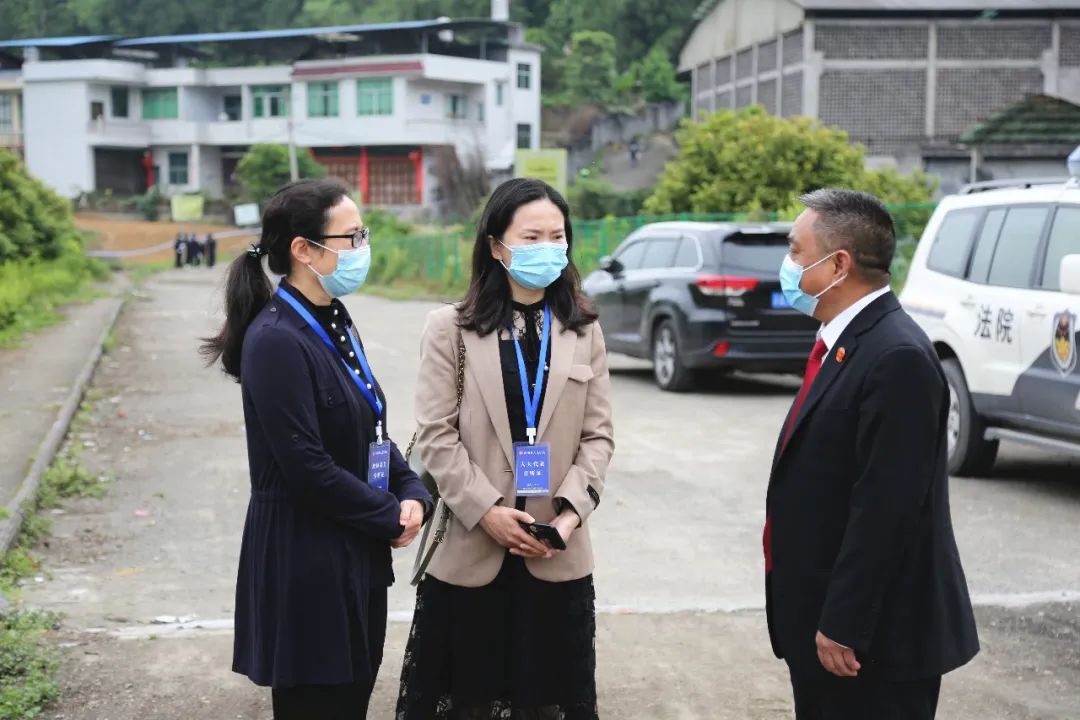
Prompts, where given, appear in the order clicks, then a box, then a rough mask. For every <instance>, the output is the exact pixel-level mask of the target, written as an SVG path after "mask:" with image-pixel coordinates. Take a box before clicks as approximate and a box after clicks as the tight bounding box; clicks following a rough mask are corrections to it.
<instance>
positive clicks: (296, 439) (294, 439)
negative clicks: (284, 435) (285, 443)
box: [291, 433, 300, 442]
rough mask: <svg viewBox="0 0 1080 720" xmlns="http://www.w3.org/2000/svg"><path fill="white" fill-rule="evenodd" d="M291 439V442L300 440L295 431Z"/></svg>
mask: <svg viewBox="0 0 1080 720" xmlns="http://www.w3.org/2000/svg"><path fill="white" fill-rule="evenodd" d="M291 439H292V441H293V442H300V436H299V435H297V434H295V433H294V434H293V436H292V438H291Z"/></svg>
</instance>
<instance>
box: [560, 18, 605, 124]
mask: <svg viewBox="0 0 1080 720" xmlns="http://www.w3.org/2000/svg"><path fill="white" fill-rule="evenodd" d="M615 77H616V76H615V38H613V37H612V36H611V35H609V34H608V33H606V32H600V31H591V30H589V31H585V32H576V33H574V34H573V36H572V37H571V40H570V54H569V55H568V56H567V58H566V94H567V99H568V100H569V101H570V103H571V104H575V105H577V104H581V103H594V104H597V105H601V106H606V105H607V103H608V101H609V100H610V99H611V90H612V87H613V86H614V85H615Z"/></svg>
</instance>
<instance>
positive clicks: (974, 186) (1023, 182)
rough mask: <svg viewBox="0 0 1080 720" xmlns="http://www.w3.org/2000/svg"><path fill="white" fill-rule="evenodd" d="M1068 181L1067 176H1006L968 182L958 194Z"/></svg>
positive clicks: (1062, 183) (1060, 183)
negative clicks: (998, 178)
mask: <svg viewBox="0 0 1080 720" xmlns="http://www.w3.org/2000/svg"><path fill="white" fill-rule="evenodd" d="M1068 181H1069V178H1067V177H1041V178H1007V179H1005V180H984V181H983V182H974V183H968V184H967V185H964V186H963V187H961V188H960V193H959V194H960V195H971V194H972V193H977V192H983V191H985V190H1001V189H1003V188H1029V187H1034V186H1036V185H1064V184H1065V183H1067V182H1068Z"/></svg>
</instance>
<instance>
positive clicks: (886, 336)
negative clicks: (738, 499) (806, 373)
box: [766, 293, 979, 680]
mask: <svg viewBox="0 0 1080 720" xmlns="http://www.w3.org/2000/svg"><path fill="white" fill-rule="evenodd" d="M948 411H949V390H948V386H947V385H946V382H945V376H944V374H943V373H942V370H941V364H940V362H939V361H938V358H937V354H936V353H935V351H934V348H933V346H932V344H931V343H930V341H929V339H928V338H927V337H926V335H925V334H924V333H923V332H922V330H921V329H920V328H919V327H918V326H917V325H916V324H915V322H914V321H913V320H912V319H911V318H910V317H909V316H908V315H907V314H906V313H905V312H904V311H903V310H902V309H901V308H900V303H899V302H898V301H897V299H896V296H895V295H893V294H892V293H889V294H887V295H884V296H882V297H880V298H878V299H877V300H875V301H874V302H873V303H871V304H870V305H869V306H868V307H867V308H865V309H864V310H863V311H862V312H861V313H860V314H859V315H858V316H857V317H856V318H855V319H854V320H853V321H852V322H851V324H850V325H849V326H848V327H847V329H846V330H845V331H844V333H843V334H842V335H841V337H840V339H839V341H838V342H837V343H836V345H835V346H834V347H833V348H832V350H831V351H830V353H829V354H828V355H827V356H826V358H825V362H824V365H823V366H822V368H821V371H820V372H819V374H818V376H817V378H816V379H815V381H814V384H813V385H812V386H811V389H810V392H809V394H808V395H807V398H806V400H805V401H804V403H803V406H802V408H801V410H800V412H799V416H798V417H797V418H796V419H795V426H794V430H793V433H792V436H791V439H790V440H789V442H788V443H787V445H786V446H783V447H782V446H781V444H780V443H778V444H777V450H776V456H775V460H774V463H773V469H772V475H771V477H770V480H769V494H768V499H767V501H766V502H767V512H768V514H769V517H770V518H771V523H772V557H773V570H772V572H771V573H770V574H769V575H768V577H767V579H766V597H767V600H766V606H767V615H768V622H769V635H770V638H771V640H772V644H773V650H774V652H775V653H776V655H777V657H781V658H784V659H786V660H787V662H788V664H789V665H790V667H791V670H792V672H793V673H795V674H799V675H801V676H803V677H809V678H812V677H815V676H820V675H821V674H822V673H825V672H826V671H825V670H824V668H823V667H822V666H821V663H820V661H819V660H818V657H817V650H816V645H815V636H816V633H817V631H818V630H820V631H821V632H822V633H824V635H825V636H826V637H828V638H830V639H832V640H834V641H836V642H838V643H840V644H841V645H846V646H847V647H850V648H852V649H854V650H855V652H856V655H857V656H858V658H859V660H860V662H861V663H862V664H863V666H864V670H863V671H862V672H863V674H871V673H880V675H881V676H883V677H886V678H890V679H895V680H904V679H921V678H929V677H933V676H937V675H941V674H943V673H946V672H948V671H950V670H953V669H955V668H957V667H959V666H961V665H963V664H964V663H966V662H968V661H969V660H971V658H972V657H974V656H975V654H976V653H977V652H978V650H979V641H978V636H977V633H976V629H975V618H974V614H973V613H972V609H971V601H970V599H969V597H968V589H967V583H966V580H965V578H964V571H963V568H962V567H961V565H960V556H959V553H958V551H957V548H956V540H955V539H954V537H953V529H952V520H951V517H950V512H949V483H948V475H947V472H946V453H947V445H946V437H945V430H946V420H947V415H948ZM785 426H786V425H785ZM782 438H783V432H782V431H781V442H782Z"/></svg>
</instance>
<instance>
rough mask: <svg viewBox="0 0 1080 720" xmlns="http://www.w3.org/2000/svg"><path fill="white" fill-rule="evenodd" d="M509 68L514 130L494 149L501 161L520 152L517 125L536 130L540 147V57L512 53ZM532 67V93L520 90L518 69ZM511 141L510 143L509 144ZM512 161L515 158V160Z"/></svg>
mask: <svg viewBox="0 0 1080 720" xmlns="http://www.w3.org/2000/svg"><path fill="white" fill-rule="evenodd" d="M508 60H509V62H508V68H509V71H510V82H509V83H508V85H507V87H506V94H507V97H508V98H509V103H510V118H511V121H510V127H509V128H508V130H509V132H508V133H507V135H508V136H509V137H508V138H507V137H504V138H499V139H501V140H503V142H502V143H501V144H496V145H494V146H493V147H492V152H493V154H495V156H496V157H499V158H500V159H502V158H504V157H505V155H506V152H507V149H508V147H507V146H508V145H509V149H513V148H516V142H517V125H518V124H519V123H527V124H529V125H531V126H532V144H531V146H532V147H533V148H538V147H540V79H541V78H540V54H539V53H538V52H536V51H535V50H523V49H511V50H510V52H509V54H508ZM518 63H528V64H529V65H530V66H531V67H532V73H531V83H530V85H529V89H528V90H522V89H521V88H519V87H518V86H517V65H518ZM506 140H509V143H507V142H506ZM511 160H512V157H511Z"/></svg>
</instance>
